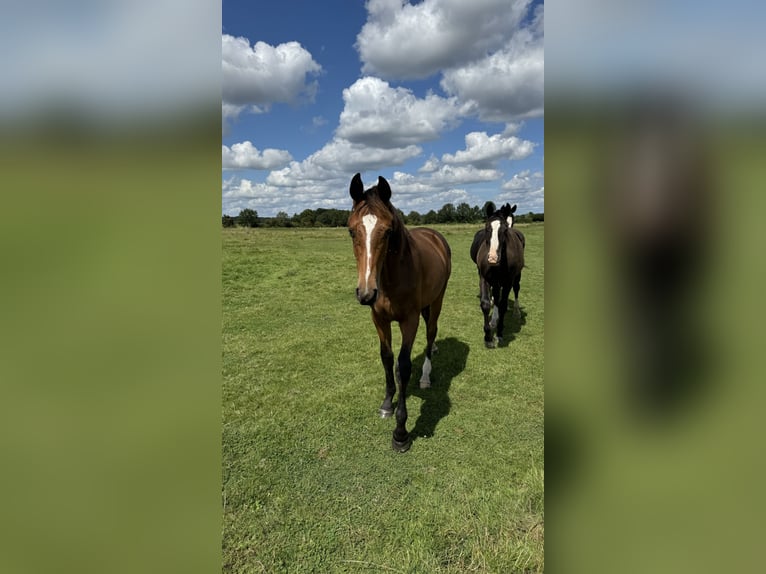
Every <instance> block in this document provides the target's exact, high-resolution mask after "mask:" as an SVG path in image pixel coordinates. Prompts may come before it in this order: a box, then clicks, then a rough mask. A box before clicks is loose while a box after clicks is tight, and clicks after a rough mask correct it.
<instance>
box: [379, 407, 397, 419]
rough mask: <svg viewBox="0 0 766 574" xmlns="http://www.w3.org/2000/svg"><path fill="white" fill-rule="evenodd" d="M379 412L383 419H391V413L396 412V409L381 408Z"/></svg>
mask: <svg viewBox="0 0 766 574" xmlns="http://www.w3.org/2000/svg"><path fill="white" fill-rule="evenodd" d="M378 413H379V414H380V418H382V419H390V418H391V415H393V414H394V411H390V410H388V409H379V410H378Z"/></svg>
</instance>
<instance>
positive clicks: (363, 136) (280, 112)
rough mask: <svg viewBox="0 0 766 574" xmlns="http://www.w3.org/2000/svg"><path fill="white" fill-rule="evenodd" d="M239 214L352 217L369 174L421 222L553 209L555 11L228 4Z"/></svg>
mask: <svg viewBox="0 0 766 574" xmlns="http://www.w3.org/2000/svg"><path fill="white" fill-rule="evenodd" d="M222 24H223V30H222V53H223V106H222V118H223V126H224V127H223V135H222V140H223V141H222V144H223V145H222V154H223V155H222V161H223V168H224V169H223V173H222V196H223V197H222V203H223V213H228V214H231V215H236V214H237V213H239V211H240V210H241V209H244V208H246V207H249V208H252V209H255V210H256V211H258V213H259V215H261V216H273V215H275V214H276V213H277V212H279V211H284V212H286V213H288V215H293V214H294V213H300V212H301V211H303V210H304V209H317V208H320V207H325V208H338V209H348V208H349V207H350V203H351V201H350V198H349V196H348V185H349V182H350V180H351V177H352V176H353V175H354V173H356V172H357V171H358V172H361V173H362V178H363V180H364V182H365V186H366V187H369V186H370V185H373V184H374V183H375V181H376V180H377V176H378V175H383V176H384V177H386V179H388V180H389V182H390V183H391V187H392V190H393V196H392V202H393V203H394V205H395V206H396V207H398V208H400V209H401V210H402V211H404V212H405V213H408V212H409V211H411V210H416V211H418V212H420V213H425V212H427V211H428V210H430V209H439V208H440V207H441V206H442V205H444V204H445V203H448V202H451V203H454V204H455V205H457V204H459V203H461V202H467V203H469V204H470V205H479V206H481V205H482V204H483V203H484V202H485V201H487V200H493V201H495V202H505V201H510V202H511V203H516V204H518V206H519V211H520V212H521V213H526V212H528V211H535V212H539V211H543V201H544V177H543V155H544V147H543V7H542V3H537V2H529V1H528V0H522V1H516V0H475V1H471V2H466V1H465V0H425V1H423V2H419V3H416V4H409V3H406V2H403V0H370V1H368V2H363V1H361V0H329V1H322V2H314V1H307V0H305V1H299V0H283V1H281V2H257V3H256V2H249V1H231V0H224V1H223V18H222Z"/></svg>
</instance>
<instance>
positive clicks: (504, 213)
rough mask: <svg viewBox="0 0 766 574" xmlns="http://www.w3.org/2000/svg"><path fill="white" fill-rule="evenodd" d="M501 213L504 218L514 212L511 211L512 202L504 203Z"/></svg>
mask: <svg viewBox="0 0 766 574" xmlns="http://www.w3.org/2000/svg"><path fill="white" fill-rule="evenodd" d="M500 213H501V214H502V216H503V218H506V217H509V216H510V215H511V213H513V212H512V211H511V204H510V203H506V204H505V205H503V207H501V208H500Z"/></svg>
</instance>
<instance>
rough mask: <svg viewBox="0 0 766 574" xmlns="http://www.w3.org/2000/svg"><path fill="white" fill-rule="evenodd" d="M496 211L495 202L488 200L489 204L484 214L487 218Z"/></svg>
mask: <svg viewBox="0 0 766 574" xmlns="http://www.w3.org/2000/svg"><path fill="white" fill-rule="evenodd" d="M493 213H495V204H494V203H492V202H491V201H489V202H487V205H486V206H485V207H484V214H485V215H486V216H487V219H489V218H490V217H492V214H493Z"/></svg>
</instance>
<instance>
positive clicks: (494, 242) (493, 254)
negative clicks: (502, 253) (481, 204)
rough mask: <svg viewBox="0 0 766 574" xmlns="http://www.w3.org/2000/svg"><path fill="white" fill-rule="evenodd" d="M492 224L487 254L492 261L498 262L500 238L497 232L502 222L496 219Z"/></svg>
mask: <svg viewBox="0 0 766 574" xmlns="http://www.w3.org/2000/svg"><path fill="white" fill-rule="evenodd" d="M490 225H491V226H492V237H491V238H490V240H489V254H488V255H487V259H488V261H489V262H490V263H497V260H498V255H497V249H498V247H500V240H499V239H498V236H497V234H498V229H500V222H499V221H497V220H495V221H493V222H492V223H491V224H490Z"/></svg>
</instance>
